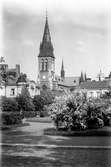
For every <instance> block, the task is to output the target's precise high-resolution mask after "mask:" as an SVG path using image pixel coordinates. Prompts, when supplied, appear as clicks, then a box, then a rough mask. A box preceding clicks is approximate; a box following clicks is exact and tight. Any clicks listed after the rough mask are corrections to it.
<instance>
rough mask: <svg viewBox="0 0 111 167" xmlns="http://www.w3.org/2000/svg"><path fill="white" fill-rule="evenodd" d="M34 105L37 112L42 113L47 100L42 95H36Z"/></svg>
mask: <svg viewBox="0 0 111 167" xmlns="http://www.w3.org/2000/svg"><path fill="white" fill-rule="evenodd" d="M33 104H34V106H35V110H36V111H42V110H43V108H44V104H45V99H44V97H42V96H41V95H36V96H34V98H33Z"/></svg>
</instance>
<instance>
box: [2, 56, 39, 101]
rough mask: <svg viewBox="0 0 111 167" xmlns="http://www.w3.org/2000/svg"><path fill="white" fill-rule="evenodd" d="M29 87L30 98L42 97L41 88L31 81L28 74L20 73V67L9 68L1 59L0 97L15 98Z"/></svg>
mask: <svg viewBox="0 0 111 167" xmlns="http://www.w3.org/2000/svg"><path fill="white" fill-rule="evenodd" d="M24 86H27V88H28V90H29V93H30V96H31V97H34V96H35V95H40V88H39V86H38V85H37V83H36V82H35V81H32V80H29V79H28V78H27V77H26V74H22V73H20V65H16V67H15V68H9V67H8V64H7V63H5V60H4V59H3V57H1V58H0V96H6V97H9V98H13V97H16V96H18V95H19V94H21V91H22V88H23V87H24Z"/></svg>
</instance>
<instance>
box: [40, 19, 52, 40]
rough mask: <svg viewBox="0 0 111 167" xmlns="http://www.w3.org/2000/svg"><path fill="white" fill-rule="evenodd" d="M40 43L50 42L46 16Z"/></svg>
mask: <svg viewBox="0 0 111 167" xmlns="http://www.w3.org/2000/svg"><path fill="white" fill-rule="evenodd" d="M42 41H44V42H51V36H50V31H49V24H48V18H47V16H46V22H45V28H44V34H43V39H42Z"/></svg>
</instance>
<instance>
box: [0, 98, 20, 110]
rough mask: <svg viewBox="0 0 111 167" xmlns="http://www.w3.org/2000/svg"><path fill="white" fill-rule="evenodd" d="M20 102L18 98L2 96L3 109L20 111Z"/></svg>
mask: <svg viewBox="0 0 111 167" xmlns="http://www.w3.org/2000/svg"><path fill="white" fill-rule="evenodd" d="M18 110H19V108H18V103H17V102H16V99H14V98H7V97H3V98H2V111H3V112H5V111H7V112H8V111H9V112H11V111H18Z"/></svg>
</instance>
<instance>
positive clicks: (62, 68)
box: [61, 59, 64, 71]
mask: <svg viewBox="0 0 111 167" xmlns="http://www.w3.org/2000/svg"><path fill="white" fill-rule="evenodd" d="M62 70H63V71H64V63H63V59H62V67H61V71H62Z"/></svg>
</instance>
